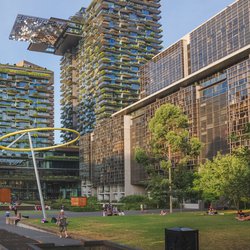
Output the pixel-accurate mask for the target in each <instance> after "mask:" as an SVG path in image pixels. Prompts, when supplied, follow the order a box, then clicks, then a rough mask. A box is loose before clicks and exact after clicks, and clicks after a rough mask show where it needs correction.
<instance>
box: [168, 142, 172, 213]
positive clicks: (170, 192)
mask: <svg viewBox="0 0 250 250" xmlns="http://www.w3.org/2000/svg"><path fill="white" fill-rule="evenodd" d="M168 160H169V162H170V165H169V168H168V181H169V213H170V214H172V213H173V196H172V161H171V148H170V145H168Z"/></svg>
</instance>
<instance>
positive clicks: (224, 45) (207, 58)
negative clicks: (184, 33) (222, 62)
mask: <svg viewBox="0 0 250 250" xmlns="http://www.w3.org/2000/svg"><path fill="white" fill-rule="evenodd" d="M249 10H250V1H249V0H239V1H236V2H235V3H233V4H232V5H230V6H228V7H227V8H226V9H225V10H223V11H222V12H220V13H219V14H217V15H216V16H215V17H213V18H211V19H210V20H208V21H207V22H206V23H204V24H202V25H201V26H199V27H198V28H197V29H195V30H194V31H193V32H191V33H190V54H191V57H190V60H191V65H190V66H191V73H193V72H195V71H197V70H199V69H201V68H203V67H205V66H207V65H209V64H211V63H213V62H215V61H217V60H219V59H221V58H223V57H225V56H227V55H229V54H231V53H233V52H235V51H237V50H239V49H241V48H243V47H245V46H247V45H249V44H250V36H249V30H250V15H249Z"/></svg>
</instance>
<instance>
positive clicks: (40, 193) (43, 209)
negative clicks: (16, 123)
mask: <svg viewBox="0 0 250 250" xmlns="http://www.w3.org/2000/svg"><path fill="white" fill-rule="evenodd" d="M28 136H29V142H30V151H31V155H32V159H33V165H34V169H35V175H36V182H37V187H38V192H39V197H40V202H41V207H42V212H43V218H44V219H45V220H46V214H45V206H44V200H43V193H42V189H41V183H40V179H39V173H38V170H37V165H36V158H35V154H34V150H33V145H32V140H31V136H30V132H28Z"/></svg>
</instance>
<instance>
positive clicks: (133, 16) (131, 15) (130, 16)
mask: <svg viewBox="0 0 250 250" xmlns="http://www.w3.org/2000/svg"><path fill="white" fill-rule="evenodd" d="M129 18H130V19H131V20H137V19H138V17H137V15H136V14H134V13H132V14H129Z"/></svg>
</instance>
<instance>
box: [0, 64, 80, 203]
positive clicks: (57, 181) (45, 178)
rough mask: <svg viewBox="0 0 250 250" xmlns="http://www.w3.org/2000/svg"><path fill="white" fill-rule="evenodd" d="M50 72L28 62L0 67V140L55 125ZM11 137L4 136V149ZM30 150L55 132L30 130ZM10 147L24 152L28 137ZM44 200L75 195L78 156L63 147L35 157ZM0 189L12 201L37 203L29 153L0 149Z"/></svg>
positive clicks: (49, 141)
mask: <svg viewBox="0 0 250 250" xmlns="http://www.w3.org/2000/svg"><path fill="white" fill-rule="evenodd" d="M53 85H54V73H53V72H52V71H50V70H47V69H45V68H42V67H40V66H37V65H35V64H32V63H30V62H27V61H22V62H20V63H17V64H16V65H9V64H0V128H1V129H0V137H1V136H4V135H7V134H9V133H12V132H16V131H19V130H24V129H29V128H47V127H54V86H53ZM18 137H20V134H18V135H16V136H15V137H14V136H12V137H9V138H5V139H4V140H2V141H1V146H8V145H9V144H10V143H12V142H13V141H14V140H15V139H17V138H18ZM31 137H32V144H33V147H35V148H37V147H41V148H42V147H49V146H52V145H53V144H54V133H53V132H50V131H44V132H31ZM11 147H16V148H19V149H20V150H21V149H22V148H29V147H30V145H29V140H28V136H27V134H26V135H24V136H23V137H22V138H20V139H19V140H18V141H17V142H16V143H14V144H13V145H12V146H11ZM36 161H37V167H38V170H39V175H40V181H41V187H42V191H43V194H44V197H45V198H46V199H47V198H48V199H56V198H59V197H64V198H66V197H67V198H69V197H70V196H72V195H74V196H77V195H79V189H80V188H79V187H80V178H79V153H78V148H77V147H64V148H59V149H55V150H53V151H49V152H40V153H37V154H36ZM0 187H8V188H10V189H11V193H12V198H13V199H21V200H37V199H38V198H39V196H38V190H37V184H36V178H35V172H34V167H33V162H32V158H31V155H30V153H27V152H26V153H25V152H13V151H2V150H1V151H0Z"/></svg>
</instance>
